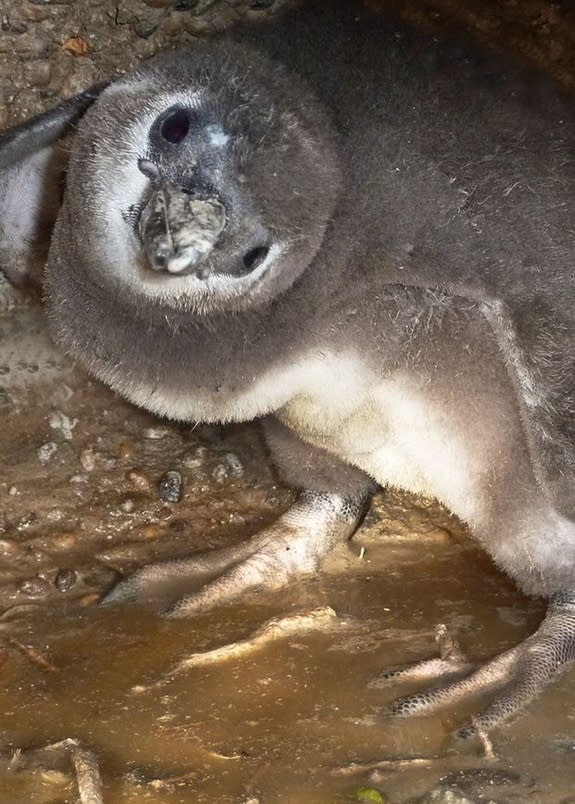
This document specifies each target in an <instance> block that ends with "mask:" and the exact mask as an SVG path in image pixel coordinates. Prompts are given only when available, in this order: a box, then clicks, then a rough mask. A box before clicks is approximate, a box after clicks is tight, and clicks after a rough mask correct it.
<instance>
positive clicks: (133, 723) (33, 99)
mask: <svg viewBox="0 0 575 804" xmlns="http://www.w3.org/2000/svg"><path fill="white" fill-rule="evenodd" d="M370 4H371V5H374V6H380V7H381V6H383V5H386V4H384V3H382V2H377V1H376V0H373V2H371V3H370ZM5 5H6V14H7V15H8V14H9V16H10V19H11V20H12V22H10V25H13V27H12V28H10V27H6V26H5V25H4V24H3V28H2V35H3V36H4V39H3V40H2V42H3V43H4V47H0V66H2V69H3V74H4V75H6V76H11V77H10V79H8V78H6V80H5V81H4V83H3V84H2V86H0V120H1V121H2V122H6V121H7V120H13V119H18V118H20V117H22V116H25V115H26V114H28V113H29V112H30V110H36V109H37V108H40V106H46V105H50V103H51V102H53V99H54V98H55V97H58V96H60V95H62V94H68V93H69V92H72V91H76V90H77V89H79V88H82V87H83V86H85V85H86V84H87V83H90V82H91V81H93V80H95V79H97V78H99V77H101V76H102V75H104V74H110V73H111V72H113V71H115V70H118V69H122V68H125V67H127V66H129V63H130V62H131V60H134V59H137V58H140V57H142V56H145V55H148V54H149V53H150V52H152V51H154V50H156V49H158V48H159V47H161V46H164V45H165V44H166V43H168V44H169V43H171V42H173V41H174V39H175V38H176V37H182V41H183V42H185V41H189V37H190V36H191V35H193V34H194V33H198V32H199V33H203V31H202V30H201V27H202V20H204V19H205V18H206V15H207V16H210V15H212V16H213V20H212V19H211V18H210V20H208V23H206V24H207V25H208V27H209V25H212V26H214V25H215V26H216V27H218V25H219V22H218V20H220V22H221V21H222V20H223V18H224V17H226V20H227V17H229V16H230V14H232V11H230V9H235V6H236V5H241V3H240V4H235V3H231V2H230V3H228V4H226V3H219V4H217V3H216V4H210V3H206V4H204V5H205V6H206V9H207V10H206V15H201V14H198V15H193V16H190V15H188V16H186V14H185V13H184V11H182V9H181V8H179V9H171V7H170V5H171V4H170V3H168V2H166V3H162V2H161V1H160V0H154V2H149V3H140V2H139V0H129V2H124V3H119V4H118V5H117V6H112V5H111V4H109V3H102V2H100V3H91V2H90V1H89V0H77V1H76V2H70V3H56V4H52V3H46V4H44V5H42V4H38V3H33V2H30V3H25V4H22V3H21V2H20V0H18V2H13V3H6V4H5ZM179 5H180V6H182V5H183V4H179ZM189 5H192V4H189ZM244 5H246V4H244ZM392 5H394V6H398V7H400V9H401V10H402V12H403V13H404V14H405V16H407V17H408V18H410V19H412V20H415V21H416V22H419V23H424V24H430V25H434V26H436V27H442V26H447V25H448V26H450V27H451V26H457V25H462V24H463V25H465V26H467V27H469V28H471V29H475V30H476V32H478V33H479V36H480V38H483V39H489V40H490V41H493V42H495V43H496V44H497V45H498V46H503V47H507V46H508V45H509V46H513V47H514V49H515V50H516V51H517V52H519V53H521V54H522V55H523V56H524V57H527V58H530V59H532V60H533V61H535V62H537V63H538V64H543V65H544V66H545V67H546V68H547V69H549V70H550V71H551V72H553V73H554V74H555V75H557V76H558V77H559V78H560V79H561V80H563V81H564V82H565V83H567V84H573V82H574V75H575V73H574V71H573V64H572V52H573V50H572V47H571V42H572V39H573V38H574V37H575V33H574V31H575V25H574V24H573V20H572V11H571V10H570V8H569V4H567V3H555V4H550V3H544V2H538V1H537V0H530V2H529V3H522V4H517V3H515V2H512V0H510V1H509V2H506V3H495V2H491V1H490V2H466V3H452V2H451V0H434V2H431V1H429V2H418V1H417V0H406V1H405V2H397V3H393V4H392ZM218 9H219V10H218ZM221 9H224V10H225V14H224V13H223V12H222V11H221ZM217 14H221V15H222V16H221V19H220V18H219V17H217ZM18 15H21V17H22V20H24V22H23V23H22V24H24V26H27V27H26V30H23V29H22V25H20V29H19V32H18V29H17V27H16V23H18V20H19V19H20V18H19V17H18ZM226 15H227V16H226ZM226 20H224V21H226ZM486 20H487V22H486ZM226 24H227V22H226ZM145 25H149V26H152V27H153V26H154V25H156V26H157V27H156V28H154V31H153V32H151V33H149V34H146V35H145V36H144V35H143V33H145V31H146V30H148V29H146V28H145ZM222 25H223V22H222ZM150 30H151V29H150ZM63 34H66V35H72V34H74V35H77V34H81V35H82V36H84V35H85V42H86V43H88V45H89V50H88V52H87V53H86V54H85V55H84V56H82V57H80V58H72V57H71V56H70V54H69V52H65V51H63V50H62V49H61V48H60V46H59V45H55V44H54V43H55V42H57V41H58V42H59V41H60V40H61V39H62V36H63ZM40 35H41V36H42V37H44V39H45V40H46V42H48V45H49V44H50V42H52V43H53V45H54V46H53V47H52V50H50V47H47V49H41V48H40V49H39V50H38V52H37V53H36V51H35V50H34V47H36V45H34V42H35V41H36V40H35V39H34V37H36V38H37V37H38V36H40ZM28 40H29V41H30V43H31V44H30V45H29V50H30V54H32V55H29V54H28V50H26V47H28V45H26V44H21V46H20V45H19V46H16V45H17V43H18V42H20V43H26V42H28ZM103 43H105V46H104V44H103ZM33 45H34V47H33ZM38 47H39V46H38ZM34 53H36V55H33V54H34ZM46 70H47V72H46ZM43 71H44V72H43ZM44 73H46V75H44ZM30 76H32V77H33V78H34V76H35V78H34V80H32V79H31V78H30ZM42 76H44V78H43V77H42ZM46 77H47V78H46ZM10 82H12V83H13V87H12V89H13V92H12V89H10V87H9V86H8V84H9V83H10ZM11 93H12V94H11ZM10 97H12V100H11V101H8V100H7V98H10ZM18 98H19V100H17V99H18ZM0 291H1V289H0ZM6 299H8V302H7V301H6ZM0 414H1V422H2V427H1V428H0V455H1V456H2V461H1V469H0V612H2V613H0V673H1V676H2V685H1V688H0V710H1V711H2V718H1V720H0V802H2V803H3V802H6V804H19V803H20V802H21V803H22V804H25V803H27V802H42V803H43V804H44V803H45V804H48V802H50V804H56V802H58V803H59V804H63V803H64V802H75V801H77V800H78V788H77V781H76V776H75V773H74V771H73V769H72V763H71V761H70V756H69V755H68V754H66V752H65V751H64V752H62V751H58V750H47V751H45V750H42V749H43V748H44V747H45V746H48V745H51V744H54V743H57V742H58V741H61V740H65V739H70V738H73V739H76V740H78V741H79V743H80V744H81V745H82V746H84V747H86V748H88V749H90V750H91V751H92V752H93V753H94V755H95V756H96V757H97V760H98V762H99V765H100V771H101V775H102V779H103V785H104V800H105V801H106V802H107V803H108V802H109V804H122V803H123V802H140V801H142V802H157V803H158V804H159V803H160V802H162V803H164V802H165V803H166V804H171V802H174V803H175V802H222V803H225V802H230V804H231V803H232V802H234V803H236V802H237V803H242V804H248V802H250V804H256V802H261V804H276V803H278V804H292V803H293V804H299V802H301V803H302V804H324V803H325V804H334V803H335V802H352V801H358V800H366V799H365V796H367V795H371V796H372V798H371V799H368V800H373V801H377V800H383V801H387V802H395V803H396V804H402V802H421V804H426V803H427V804H431V802H439V803H440V804H441V803H443V804H447V803H448V802H449V803H450V804H465V803H466V802H488V801H494V802H538V803H539V802H541V803H542V804H558V803H559V802H565V803H566V802H568V801H571V802H575V763H574V762H573V755H574V752H575V695H574V692H575V670H571V671H567V673H566V674H565V675H564V676H563V677H562V678H561V679H560V680H559V681H558V682H557V683H556V684H555V685H554V686H552V687H551V688H549V689H548V690H547V691H546V692H545V693H544V694H543V695H542V696H541V697H540V698H539V699H538V701H537V702H536V703H535V704H534V705H532V706H531V707H530V708H529V710H528V711H527V712H526V713H525V714H524V715H523V716H522V717H521V718H520V719H519V720H518V721H516V722H515V723H514V724H512V725H511V726H509V727H507V728H505V729H502V730H499V731H496V732H494V733H493V734H492V735H491V738H492V741H493V747H494V750H495V753H496V757H497V758H496V759H495V760H490V759H488V758H486V757H485V752H484V749H483V747H482V746H481V745H480V744H479V743H478V742H471V743H465V744H458V743H456V742H455V741H454V739H453V731H454V730H455V729H456V728H457V727H458V726H460V725H461V724H462V723H464V722H466V721H468V719H469V717H470V715H471V714H472V713H473V711H474V707H479V705H480V704H481V702H480V701H479V702H478V701H470V702H469V703H468V704H466V706H464V707H458V708H456V709H448V710H446V711H444V712H442V713H441V714H440V715H438V716H433V717H426V718H418V719H413V720H409V721H406V720H391V719H389V718H388V717H386V715H385V707H386V705H387V704H388V703H389V702H390V701H392V700H393V699H394V698H396V697H397V696H399V695H401V694H404V693H405V692H407V691H411V690H412V689H413V687H406V686H405V685H399V684H395V685H393V686H390V687H389V688H386V689H380V688H375V687H374V686H370V682H371V681H372V680H373V679H374V678H375V677H376V676H377V674H378V673H379V672H380V671H381V670H384V669H386V668H389V667H390V666H394V665H396V664H402V663H405V662H411V661H415V660H417V659H420V658H426V657H429V656H432V655H434V654H435V643H434V629H435V626H436V624H438V623H445V624H446V625H447V626H448V627H449V629H450V631H451V633H453V634H454V635H456V636H457V637H458V638H459V640H460V643H461V646H462V648H463V649H464V650H465V651H466V652H467V653H468V654H469V656H470V658H472V659H473V660H478V661H479V660H482V659H485V658H487V657H489V656H492V655H495V654H496V653H498V652H500V651H502V650H505V649H506V648H507V647H510V646H512V645H514V644H516V643H518V642H519V641H521V640H522V639H524V638H525V637H526V636H527V635H528V634H530V633H532V632H533V630H534V629H535V628H536V626H537V624H538V622H539V621H540V618H541V616H542V613H543V604H542V603H541V602H540V601H534V600H529V599H526V598H524V597H522V596H521V595H520V594H519V593H518V592H517V591H516V589H515V588H514V586H513V584H512V583H511V582H510V581H509V580H508V579H507V578H506V577H505V576H504V575H502V574H501V573H499V572H498V571H497V570H496V569H495V568H494V567H493V566H492V564H491V563H490V561H489V559H488V558H487V557H486V556H485V555H484V554H483V553H482V552H481V551H480V550H479V549H478V548H476V547H475V546H474V545H473V543H472V542H471V541H470V540H469V538H468V537H467V535H466V533H465V531H464V529H463V528H462V527H461V525H460V524H459V523H458V522H457V521H455V520H454V519H453V518H452V517H450V516H449V515H448V513H446V512H445V511H444V510H442V509H441V508H439V507H438V506H436V505H435V504H433V503H431V502H429V501H425V500H414V499H412V498H409V497H402V496H399V495H393V494H381V495H379V496H378V497H377V498H376V500H375V502H374V505H373V507H372V510H371V512H370V514H369V515H368V517H367V520H366V522H365V523H364V525H363V527H362V528H361V530H360V531H359V533H358V534H357V535H356V537H354V539H353V540H352V542H351V544H350V546H349V547H348V548H345V549H341V550H339V551H336V553H335V554H334V555H333V556H330V558H329V559H328V560H327V561H326V566H325V567H324V569H323V571H322V573H321V574H319V575H318V576H317V577H314V578H311V579H310V578H304V579H302V580H301V581H300V582H299V583H298V584H295V585H293V586H292V587H290V588H289V589H287V590H285V591H284V592H282V593H281V594H277V593H276V594H271V593H270V594H268V595H259V596H258V595H253V596H251V597H250V598H246V600H245V601H244V602H243V603H242V605H233V606H227V607H222V608H220V609H218V610H217V611H214V612H211V613H210V614H205V615H201V616H195V617H193V618H190V619H187V620H179V621H176V620H172V621H168V620H163V619H162V618H161V617H159V616H158V611H159V610H160V609H161V608H162V607H163V606H165V604H166V603H167V602H169V601H170V600H172V599H173V598H174V597H175V596H176V590H174V589H172V590H167V591H165V592H164V593H163V594H161V595H159V596H157V597H156V599H151V600H149V601H142V602H141V603H137V604H130V605H128V604H126V605H116V606H110V607H106V608H102V607H98V606H97V605H96V602H97V600H98V598H99V596H100V595H101V593H102V592H103V591H104V590H106V589H107V588H109V587H110V586H111V585H112V584H113V583H114V581H115V580H116V579H117V578H118V577H119V576H120V575H121V574H123V573H126V572H129V571H130V570H131V569H133V568H134V567H136V566H140V565H143V564H145V563H146V562H149V561H151V560H156V559H161V558H166V557H168V556H170V557H171V556H178V555H184V554H186V553H187V552H189V551H192V550H193V551H195V550H202V549H211V548H217V547H221V546H224V545H227V544H231V543H234V542H237V541H239V540H241V539H243V538H245V537H246V536H248V535H249V534H250V533H253V532H255V531H257V530H258V529H259V528H261V527H262V526H264V525H265V524H267V523H269V522H271V521H272V520H273V519H274V518H275V517H277V516H278V515H279V514H280V513H281V512H282V511H283V510H285V509H286V508H287V507H288V505H289V504H290V502H291V500H292V499H293V495H292V493H291V491H290V490H289V489H286V488H284V487H282V486H281V485H280V484H278V483H277V480H276V478H275V477H274V474H273V470H272V469H271V467H270V466H269V463H268V461H267V456H266V453H265V449H264V448H263V446H262V443H261V439H260V436H259V432H258V430H257V428H256V427H253V426H242V427H233V428H227V429H225V430H219V429H217V428H208V427H204V428H192V427H189V426H183V425H173V424H169V423H167V422H162V421H159V420H158V419H156V418H154V417H152V416H150V415H148V414H146V413H144V412H142V411H139V410H137V409H135V408H133V407H132V406H130V405H127V404H125V403H124V402H122V401H121V400H119V399H118V398H117V397H115V396H114V395H113V394H111V393H110V392H109V391H107V390H106V389H104V388H103V387H102V386H100V385H99V384H98V383H95V382H92V381H91V380H89V379H88V378H87V377H86V376H85V375H84V374H82V373H81V372H79V371H78V370H76V369H74V368H73V367H72V366H71V365H70V364H69V363H68V362H67V361H66V360H65V359H64V358H62V357H61V355H59V354H58V353H57V352H56V351H55V350H54V348H53V347H52V346H51V345H50V343H49V341H48V339H47V337H46V335H45V334H44V329H43V323H42V313H41V310H40V308H39V307H37V306H35V305H32V304H30V303H29V302H28V301H27V299H26V298H24V297H21V296H19V295H18V294H17V293H11V292H8V293H2V292H0ZM168 471H174V472H177V473H179V477H180V478H181V482H182V484H183V485H182V489H183V496H182V499H181V501H180V502H166V501H165V499H164V500H163V499H162V495H161V493H160V490H159V484H160V481H161V479H162V478H163V477H164V476H165V474H166V472H168ZM165 496H166V495H165V493H164V497H165ZM327 606H329V607H331V608H332V609H333V610H334V611H335V613H336V615H337V620H336V621H335V623H332V627H330V628H327V629H324V630H321V629H318V630H312V631H305V630H304V631H302V633H300V634H297V633H296V634H292V635H290V636H288V637H285V638H280V639H278V640H275V641H272V642H269V643H267V644H264V645H262V646H260V647H256V648H255V649H254V650H253V651H252V652H249V653H246V654H244V655H242V656H237V657H235V658H234V657H232V658H228V659H226V660H224V661H221V662H220V663H216V664H204V665H200V666H195V667H189V668H188V669H186V670H185V671H183V672H181V673H179V674H177V675H175V676H174V677H173V678H168V677H167V675H166V674H167V673H168V672H169V671H170V670H171V668H173V667H174V666H175V665H176V664H177V663H178V661H180V660H181V659H182V658H184V657H189V656H190V655H191V654H196V653H199V652H203V651H209V650H212V649H214V648H218V647H220V646H224V645H227V644H230V643H233V642H236V641H240V640H244V639H246V638H249V637H250V635H252V634H254V632H257V630H258V629H259V628H260V627H261V626H262V624H264V623H265V622H267V621H269V620H270V619H271V618H276V619H281V618H284V617H286V616H287V615H294V614H297V613H298V612H311V611H313V610H315V609H317V608H318V607H327ZM159 681H161V682H163V683H161V684H158V682H159ZM20 750H21V751H22V754H21V756H20V754H19V751H20ZM362 789H363V792H362ZM376 791H379V792H380V795H381V798H380V799H377V798H375V797H374V796H375V795H376ZM362 795H363V796H364V798H363V799H362V798H361V796H362Z"/></svg>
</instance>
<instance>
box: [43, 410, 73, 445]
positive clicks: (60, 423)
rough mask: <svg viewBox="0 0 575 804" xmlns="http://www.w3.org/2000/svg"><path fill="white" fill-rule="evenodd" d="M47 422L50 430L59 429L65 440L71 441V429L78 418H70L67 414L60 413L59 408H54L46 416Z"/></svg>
mask: <svg viewBox="0 0 575 804" xmlns="http://www.w3.org/2000/svg"><path fill="white" fill-rule="evenodd" d="M48 424H49V425H50V427H51V428H52V430H59V431H60V432H61V433H62V435H63V436H64V438H65V439H66V441H71V440H72V436H73V433H72V431H73V430H74V428H75V427H76V425H77V424H78V419H71V418H70V417H69V416H66V414H65V413H62V411H61V410H55V411H54V412H53V413H51V414H50V416H49V417H48Z"/></svg>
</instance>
